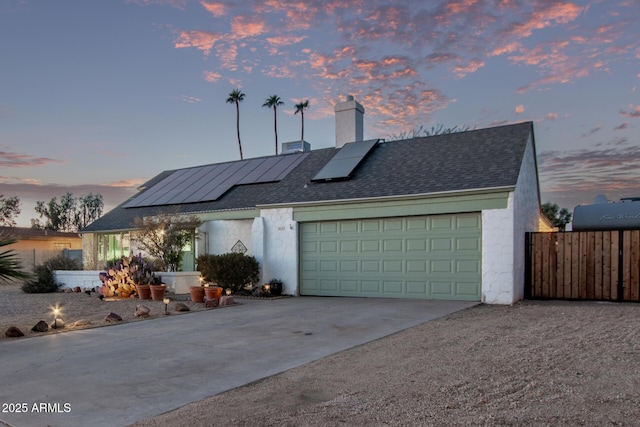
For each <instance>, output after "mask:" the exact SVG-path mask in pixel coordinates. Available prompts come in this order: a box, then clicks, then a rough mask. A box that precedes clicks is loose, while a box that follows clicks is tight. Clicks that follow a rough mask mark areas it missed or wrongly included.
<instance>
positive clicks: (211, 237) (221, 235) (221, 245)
mask: <svg viewBox="0 0 640 427" xmlns="http://www.w3.org/2000/svg"><path fill="white" fill-rule="evenodd" d="M252 223H253V220H252V219H231V220H215V221H207V222H205V223H204V224H203V225H202V226H201V227H200V229H201V230H202V231H203V232H204V233H206V235H205V236H200V242H199V243H198V255H200V254H203V253H210V254H215V255H220V254H225V253H228V252H232V248H233V245H235V244H236V243H237V242H238V240H240V241H241V242H242V244H244V246H245V247H246V248H247V252H246V255H253V254H252V247H251V225H252ZM203 239H206V243H205V242H203Z"/></svg>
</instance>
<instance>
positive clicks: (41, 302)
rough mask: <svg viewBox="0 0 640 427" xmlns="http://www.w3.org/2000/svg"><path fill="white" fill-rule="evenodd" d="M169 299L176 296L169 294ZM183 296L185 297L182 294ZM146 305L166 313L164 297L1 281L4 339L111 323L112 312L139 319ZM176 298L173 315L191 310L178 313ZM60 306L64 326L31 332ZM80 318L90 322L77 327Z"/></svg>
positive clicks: (50, 318) (0, 318) (197, 306)
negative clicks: (119, 296) (25, 287)
mask: <svg viewBox="0 0 640 427" xmlns="http://www.w3.org/2000/svg"><path fill="white" fill-rule="evenodd" d="M167 296H168V297H169V298H170V299H171V298H174V299H175V296H172V295H169V294H168V295H167ZM180 299H182V298H180ZM179 302H181V303H184V304H186V305H187V306H188V307H189V308H190V309H191V311H200V310H206V309H205V308H204V304H196V303H193V302H191V300H189V301H179ZM139 304H140V305H145V306H147V307H148V308H149V309H150V310H151V311H150V313H149V314H150V315H149V317H147V319H150V318H154V317H159V316H164V304H163V303H162V302H161V301H150V300H149V301H146V300H145V301H140V300H139V299H124V300H113V301H107V300H102V301H101V300H100V299H99V298H98V294H97V293H95V292H93V293H91V295H87V294H85V293H84V292H80V293H63V292H56V293H49V294H25V293H24V292H22V290H21V289H20V285H19V284H14V283H12V284H8V285H6V284H4V285H0V341H1V340H5V339H24V338H28V337H37V336H41V335H46V334H52V333H64V332H67V331H70V330H78V329H86V328H96V327H101V326H109V325H111V323H108V322H106V321H105V318H106V317H107V315H108V314H109V313H111V312H113V313H116V314H117V315H119V316H120V317H122V322H139V321H143V320H145V319H144V318H140V317H135V309H136V306H137V305H139ZM174 304H175V302H171V303H170V304H169V311H170V312H171V315H182V314H188V313H189V312H184V313H176V312H174V311H173V306H174ZM54 306H58V307H59V308H60V316H59V317H60V318H62V320H63V321H64V322H65V327H64V328H63V329H50V330H49V331H48V332H44V333H42V332H32V331H31V328H32V327H33V326H34V325H35V324H36V323H38V321H40V320H44V321H45V322H47V323H49V324H51V323H53V314H52V313H53V307H54ZM79 320H87V321H89V322H90V324H89V325H86V326H79V327H74V326H73V323H75V322H76V321H79ZM10 326H16V327H18V328H19V329H20V330H21V331H22V333H24V335H25V336H24V337H22V338H7V337H6V336H5V331H6V330H7V329H8V328H9V327H10Z"/></svg>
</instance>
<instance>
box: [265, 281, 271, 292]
mask: <svg viewBox="0 0 640 427" xmlns="http://www.w3.org/2000/svg"><path fill="white" fill-rule="evenodd" d="M270 289H271V285H270V284H269V283H267V284H266V285H264V290H265V291H267V292H269V290H270Z"/></svg>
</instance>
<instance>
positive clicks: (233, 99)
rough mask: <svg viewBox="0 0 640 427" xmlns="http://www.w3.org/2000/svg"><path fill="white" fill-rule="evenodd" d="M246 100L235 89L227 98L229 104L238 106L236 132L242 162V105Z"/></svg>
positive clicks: (238, 90) (242, 94)
mask: <svg viewBox="0 0 640 427" xmlns="http://www.w3.org/2000/svg"><path fill="white" fill-rule="evenodd" d="M243 100H244V93H242V92H241V91H240V89H234V90H232V91H231V93H230V94H229V97H228V98H227V104H234V103H235V104H236V130H237V131H238V148H239V149H240V160H242V143H241V142H240V103H241V102H242V101H243Z"/></svg>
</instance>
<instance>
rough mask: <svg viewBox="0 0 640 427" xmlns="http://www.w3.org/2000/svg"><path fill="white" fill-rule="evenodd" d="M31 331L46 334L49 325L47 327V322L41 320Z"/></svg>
mask: <svg viewBox="0 0 640 427" xmlns="http://www.w3.org/2000/svg"><path fill="white" fill-rule="evenodd" d="M31 330H32V331H33V332H47V331H48V330H49V325H47V322H45V321H44V320H41V321H39V322H38V323H36V324H35V325H34V326H33V328H31Z"/></svg>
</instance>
